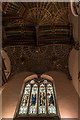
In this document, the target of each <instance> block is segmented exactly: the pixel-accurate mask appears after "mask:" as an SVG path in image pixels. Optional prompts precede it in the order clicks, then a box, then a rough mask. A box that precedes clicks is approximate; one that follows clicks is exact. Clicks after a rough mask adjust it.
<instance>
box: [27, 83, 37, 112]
mask: <svg viewBox="0 0 80 120" xmlns="http://www.w3.org/2000/svg"><path fill="white" fill-rule="evenodd" d="M37 97H38V86H37V85H36V84H35V85H33V87H32V92H31V99H30V107H29V114H37Z"/></svg>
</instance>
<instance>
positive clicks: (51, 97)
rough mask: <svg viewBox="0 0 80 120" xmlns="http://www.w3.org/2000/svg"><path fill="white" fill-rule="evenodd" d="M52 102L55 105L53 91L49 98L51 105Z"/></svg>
mask: <svg viewBox="0 0 80 120" xmlns="http://www.w3.org/2000/svg"><path fill="white" fill-rule="evenodd" d="M50 104H53V105H54V100H53V94H52V93H51V96H50V98H49V106H50Z"/></svg>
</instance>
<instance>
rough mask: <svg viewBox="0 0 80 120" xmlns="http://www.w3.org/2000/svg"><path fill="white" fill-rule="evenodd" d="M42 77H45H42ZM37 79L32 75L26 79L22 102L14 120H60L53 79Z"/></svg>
mask: <svg viewBox="0 0 80 120" xmlns="http://www.w3.org/2000/svg"><path fill="white" fill-rule="evenodd" d="M42 77H44V76H43V75H42ZM42 77H41V78H37V75H35V74H34V75H31V76H29V77H27V78H25V80H24V83H23V87H22V91H21V95H20V100H19V103H18V105H17V108H16V111H15V115H14V119H15V120H16V119H17V118H20V119H27V118H28V119H31V118H30V117H32V119H33V117H34V120H35V118H36V117H46V116H47V117H50V118H51V119H52V118H55V117H56V118H57V119H59V117H60V116H59V110H58V107H57V102H56V91H55V84H54V82H53V79H52V77H50V76H48V78H47V77H46V78H42Z"/></svg>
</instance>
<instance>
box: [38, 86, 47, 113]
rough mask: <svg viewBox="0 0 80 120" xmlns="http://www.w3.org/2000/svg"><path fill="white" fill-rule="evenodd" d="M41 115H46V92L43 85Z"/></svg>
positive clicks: (41, 89)
mask: <svg viewBox="0 0 80 120" xmlns="http://www.w3.org/2000/svg"><path fill="white" fill-rule="evenodd" d="M39 114H46V90H45V86H44V85H43V84H41V85H40V90H39Z"/></svg>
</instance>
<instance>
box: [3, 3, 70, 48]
mask: <svg viewBox="0 0 80 120" xmlns="http://www.w3.org/2000/svg"><path fill="white" fill-rule="evenodd" d="M68 4H69V3H67V2H3V3H2V20H3V23H2V30H3V31H2V32H3V47H4V46H6V45H34V46H40V45H47V44H55V43H57V44H70V43H71V40H72V30H71V29H72V28H71V25H70V23H69V20H68Z"/></svg>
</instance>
